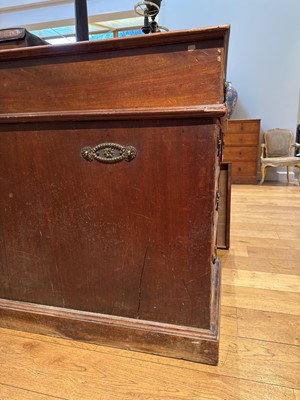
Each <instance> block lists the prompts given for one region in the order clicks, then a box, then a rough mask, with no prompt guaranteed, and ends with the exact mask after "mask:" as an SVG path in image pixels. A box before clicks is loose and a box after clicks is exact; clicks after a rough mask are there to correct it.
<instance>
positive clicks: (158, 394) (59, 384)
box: [0, 185, 300, 400]
mask: <svg viewBox="0 0 300 400" xmlns="http://www.w3.org/2000/svg"><path fill="white" fill-rule="evenodd" d="M299 217H300V188H299V187H297V186H294V185H289V186H265V185H263V186H256V185H253V186H250V185H240V186H237V185H235V186H233V188H232V225H231V226H232V238H231V239H232V246H231V249H230V250H229V251H220V252H219V254H220V255H221V257H222V263H223V293H222V320H221V344H220V363H219V365H218V366H217V367H212V366H208V365H202V364H196V363H190V362H186V361H182V360H174V359H170V358H165V357H159V356H154V355H149V354H143V353H137V352H135V353H134V352H130V351H126V350H120V349H115V348H109V347H104V346H96V345H91V344H86V343H80V342H74V341H69V340H65V339H57V338H51V337H47V336H42V335H33V334H29V333H26V332H18V331H12V330H8V329H0V400H50V399H61V400H85V399H92V400H98V399H100V400H106V399H109V400H114V399H116V400H127V399H128V400H129V399H142V400H150V399H153V400H154V399H155V400H156V399H158V400H159V399H164V400H173V399H174V400H202V399H203V400H258V399H259V400H283V399H286V400H299V399H300V350H299V334H300V319H299V318H300V317H299V314H300V294H299V291H300V282H299V274H300V273H299V271H300V258H299V254H300V218H299Z"/></svg>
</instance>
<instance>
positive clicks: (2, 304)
mask: <svg viewBox="0 0 300 400" xmlns="http://www.w3.org/2000/svg"><path fill="white" fill-rule="evenodd" d="M4 310H6V311H8V312H9V311H12V312H18V313H26V314H32V315H43V316H45V317H54V318H62V319H68V320H70V321H71V320H73V321H76V320H77V321H84V322H90V323H93V324H99V325H107V326H111V327H114V326H118V327H123V328H127V329H130V330H133V331H135V330H144V331H153V332H156V333H161V334H170V335H176V336H184V337H190V338H193V339H199V338H201V339H206V340H216V335H215V333H214V332H212V331H211V330H209V329H200V328H192V327H187V326H181V325H172V324H165V323H161V322H152V321H144V320H137V319H133V318H126V317H118V316H115V315H106V314H98V313H94V312H88V311H78V310H73V309H67V308H60V307H53V306H46V305H41V304H34V303H25V302H21V301H16V300H6V299H0V315H1V314H2V312H3V311H4ZM0 326H1V321H0Z"/></svg>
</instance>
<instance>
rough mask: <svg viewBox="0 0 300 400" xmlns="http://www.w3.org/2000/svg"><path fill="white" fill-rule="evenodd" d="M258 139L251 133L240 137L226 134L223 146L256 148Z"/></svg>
mask: <svg viewBox="0 0 300 400" xmlns="http://www.w3.org/2000/svg"><path fill="white" fill-rule="evenodd" d="M257 144H258V137H257V135H254V134H253V133H245V134H244V133H243V134H242V135H231V134H228V133H226V135H225V146H255V147H256V148H257Z"/></svg>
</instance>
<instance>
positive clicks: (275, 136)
mask: <svg viewBox="0 0 300 400" xmlns="http://www.w3.org/2000/svg"><path fill="white" fill-rule="evenodd" d="M261 147H262V152H261V158H260V159H261V181H260V184H262V183H263V182H264V180H265V176H266V168H267V167H282V166H283V167H286V169H287V180H288V182H289V172H290V167H299V168H300V154H299V149H300V144H298V143H295V142H294V135H293V134H292V132H291V131H289V130H287V129H278V128H277V129H270V130H269V131H266V132H265V134H264V143H263V144H262V145H261ZM293 148H296V149H297V153H298V154H297V155H296V156H294V155H292V149H293ZM298 180H299V185H300V173H299V177H298Z"/></svg>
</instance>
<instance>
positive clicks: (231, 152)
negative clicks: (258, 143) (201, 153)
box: [224, 146, 257, 162]
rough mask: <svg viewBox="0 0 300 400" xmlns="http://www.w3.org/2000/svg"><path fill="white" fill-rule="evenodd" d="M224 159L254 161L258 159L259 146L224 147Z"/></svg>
mask: <svg viewBox="0 0 300 400" xmlns="http://www.w3.org/2000/svg"><path fill="white" fill-rule="evenodd" d="M224 154H225V155H224V161H226V162H227V161H247V160H248V161H253V160H255V159H257V147H250V146H249V147H228V146H225V148H224Z"/></svg>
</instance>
